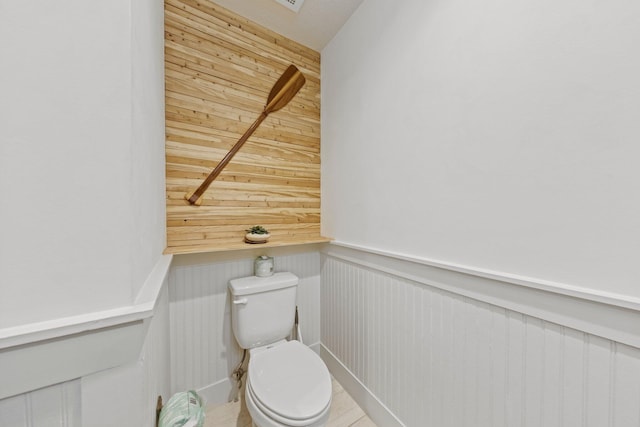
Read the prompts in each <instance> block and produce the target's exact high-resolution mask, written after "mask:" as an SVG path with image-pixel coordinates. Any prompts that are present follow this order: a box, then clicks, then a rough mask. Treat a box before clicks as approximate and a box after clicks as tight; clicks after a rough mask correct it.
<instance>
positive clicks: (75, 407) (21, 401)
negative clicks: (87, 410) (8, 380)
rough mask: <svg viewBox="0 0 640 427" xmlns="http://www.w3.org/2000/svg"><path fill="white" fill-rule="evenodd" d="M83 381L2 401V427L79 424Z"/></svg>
mask: <svg viewBox="0 0 640 427" xmlns="http://www.w3.org/2000/svg"><path fill="white" fill-rule="evenodd" d="M81 425H82V422H81V418H80V381H79V380H74V381H68V382H65V383H61V384H56V385H53V386H49V387H45V388H42V389H39V390H35V391H32V392H29V393H24V394H19V395H17V396H14V397H10V398H7V399H3V400H0V427H23V426H24V427H80V426H81Z"/></svg>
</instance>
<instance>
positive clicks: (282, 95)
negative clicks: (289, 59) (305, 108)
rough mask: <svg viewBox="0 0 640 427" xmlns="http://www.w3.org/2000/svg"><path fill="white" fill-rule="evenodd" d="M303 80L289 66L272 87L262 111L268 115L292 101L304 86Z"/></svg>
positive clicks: (292, 67)
mask: <svg viewBox="0 0 640 427" xmlns="http://www.w3.org/2000/svg"><path fill="white" fill-rule="evenodd" d="M304 83H305V78H304V76H303V75H302V73H301V72H300V70H298V68H297V67H296V66H295V65H289V67H288V68H287V69H286V70H285V72H284V73H282V75H281V76H280V78H279V79H278V81H277V82H276V83H275V84H274V85H273V88H272V89H271V92H269V97H268V98H267V105H266V106H265V107H264V111H265V112H266V113H267V114H269V113H273V112H274V111H278V110H279V109H281V108H282V107H284V106H285V105H287V104H288V103H289V101H291V100H292V99H293V97H294V96H296V94H297V93H298V92H299V91H300V89H301V88H302V86H304Z"/></svg>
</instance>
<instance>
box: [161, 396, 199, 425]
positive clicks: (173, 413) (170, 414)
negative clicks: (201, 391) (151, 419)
mask: <svg viewBox="0 0 640 427" xmlns="http://www.w3.org/2000/svg"><path fill="white" fill-rule="evenodd" d="M203 426H204V405H203V403H202V398H201V397H200V396H198V393H196V392H195V391H193V390H189V391H183V392H180V393H176V394H174V395H173V396H171V399H169V401H168V402H167V404H166V405H164V407H163V408H162V411H161V412H160V422H159V423H158V427H203Z"/></svg>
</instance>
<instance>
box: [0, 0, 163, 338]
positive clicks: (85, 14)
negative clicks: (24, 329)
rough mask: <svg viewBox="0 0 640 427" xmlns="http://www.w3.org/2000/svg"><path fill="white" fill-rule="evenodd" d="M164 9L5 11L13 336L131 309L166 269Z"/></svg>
mask: <svg viewBox="0 0 640 427" xmlns="http://www.w3.org/2000/svg"><path fill="white" fill-rule="evenodd" d="M162 13H163V11H162V4H160V3H158V2H152V1H150V0H149V1H144V2H138V1H133V2H132V1H129V0H115V1H109V2H91V3H87V2H83V1H79V0H63V1H62V2H56V3H55V4H43V3H40V2H38V3H29V2H26V3H25V2H7V1H3V2H1V3H0V37H2V38H3V39H4V40H7V41H9V40H10V41H11V42H10V43H9V42H7V43H3V44H2V46H0V56H1V57H2V58H3V66H2V67H0V93H2V98H1V100H0V117H1V119H0V128H1V129H2V131H1V132H0V135H2V136H0V138H1V141H0V192H2V193H3V194H5V195H7V197H4V198H2V201H0V282H1V283H2V286H1V287H0V329H1V328H2V327H9V326H16V325H22V324H26V323H31V322H39V321H46V320H49V319H55V318H60V317H66V316H72V315H77V314H81V313H90V312H93V311H99V310H105V309H109V308H115V307H120V306H126V305H131V304H132V302H133V300H134V298H135V295H136V294H137V291H138V290H139V289H140V287H141V286H142V284H143V283H144V280H145V279H146V277H147V275H148V274H149V273H150V271H151V269H152V268H153V266H154V265H155V264H156V262H157V260H158V258H159V256H160V254H161V252H162V249H163V247H164V194H163V188H164V179H163V177H164V157H163V143H164V136H163V134H164V130H163V126H164V124H163V123H164V122H163V120H164V116H163V106H162V99H163V78H162V28H163V20H162Z"/></svg>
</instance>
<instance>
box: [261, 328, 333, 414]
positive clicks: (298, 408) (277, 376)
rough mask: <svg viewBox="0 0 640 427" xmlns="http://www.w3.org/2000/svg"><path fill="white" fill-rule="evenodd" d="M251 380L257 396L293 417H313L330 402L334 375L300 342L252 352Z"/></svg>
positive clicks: (272, 409) (278, 411)
mask: <svg viewBox="0 0 640 427" xmlns="http://www.w3.org/2000/svg"><path fill="white" fill-rule="evenodd" d="M249 381H250V383H251V388H252V390H253V395H254V397H255V398H256V399H257V400H259V402H260V403H261V404H262V405H264V406H265V407H266V408H268V409H269V410H271V411H273V412H274V413H276V414H278V415H280V416H282V417H284V418H287V419H290V420H304V419H308V418H312V417H314V416H316V415H318V414H319V413H321V412H322V411H323V410H324V409H326V407H327V405H328V403H329V402H330V401H331V377H330V376H329V371H328V370H327V367H326V366H325V364H324V362H322V359H320V357H319V356H318V355H317V354H316V353H314V352H313V350H311V349H309V348H308V347H307V346H305V345H304V344H302V343H300V342H299V341H287V342H285V343H283V344H280V345H276V346H274V347H272V348H270V349H265V350H263V351H260V352H258V353H257V354H252V358H251V360H250V363H249Z"/></svg>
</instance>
